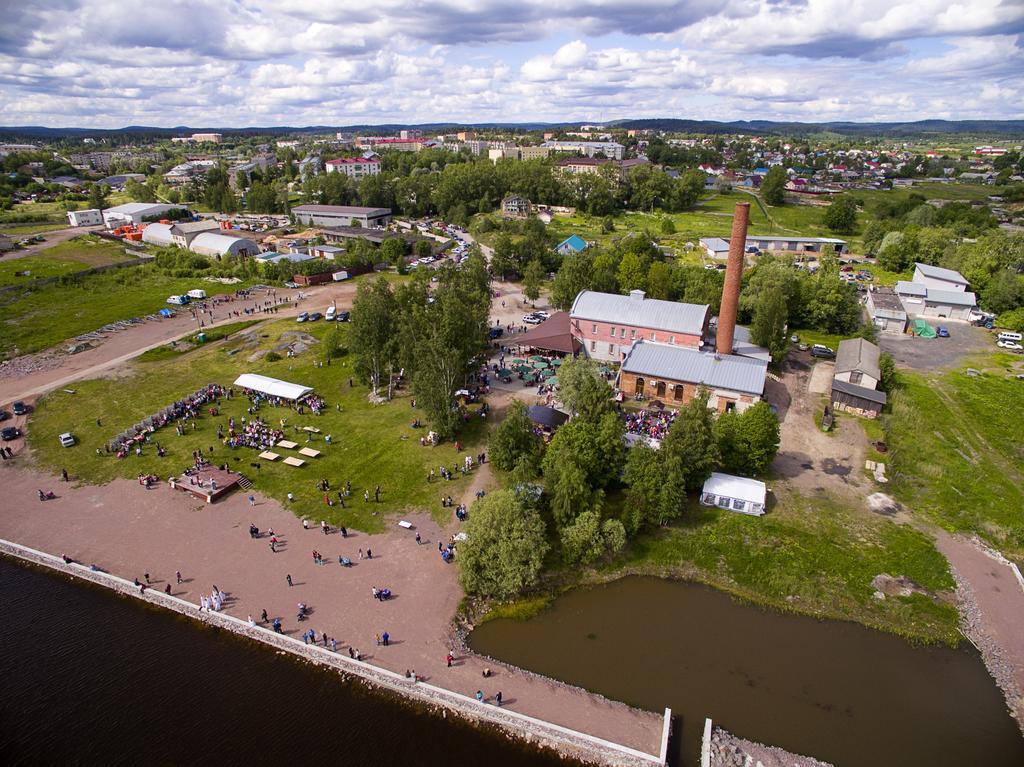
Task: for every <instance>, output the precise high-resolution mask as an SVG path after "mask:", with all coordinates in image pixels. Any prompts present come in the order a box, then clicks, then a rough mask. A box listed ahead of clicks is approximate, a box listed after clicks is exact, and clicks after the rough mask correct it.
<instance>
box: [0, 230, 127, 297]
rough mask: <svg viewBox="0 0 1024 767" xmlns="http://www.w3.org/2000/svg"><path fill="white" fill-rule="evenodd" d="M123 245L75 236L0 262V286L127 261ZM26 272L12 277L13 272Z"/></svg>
mask: <svg viewBox="0 0 1024 767" xmlns="http://www.w3.org/2000/svg"><path fill="white" fill-rule="evenodd" d="M127 260H129V256H127V255H125V252H124V246H122V245H120V244H118V243H114V242H111V241H109V240H102V239H100V238H99V237H89V236H85V237H74V238H72V239H70V240H67V241H65V242H62V243H60V244H58V245H54V246H53V247H52V248H47V249H46V250H43V251H41V252H40V253H38V254H37V255H34V256H25V257H24V258H18V259H13V260H4V261H0V286H7V285H16V284H18V283H19V282H21V283H25V282H30V281H32V280H37V279H41V278H44V277H61V276H63V275H66V274H74V273H75V272H80V271H82V270H84V269H89V268H90V267H93V266H103V265H105V264H115V263H118V262H119V261H127ZM26 271H27V272H29V274H27V275H24V276H15V274H16V272H26Z"/></svg>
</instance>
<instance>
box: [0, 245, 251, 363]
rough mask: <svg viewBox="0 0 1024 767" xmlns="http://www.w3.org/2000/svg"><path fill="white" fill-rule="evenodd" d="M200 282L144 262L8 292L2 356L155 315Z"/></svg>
mask: <svg viewBox="0 0 1024 767" xmlns="http://www.w3.org/2000/svg"><path fill="white" fill-rule="evenodd" d="M19 260H20V259H19ZM11 263H14V262H11ZM202 284H203V283H202V281H201V280H200V279H198V278H176V277H168V276H166V275H164V274H161V273H159V272H157V271H156V270H155V268H154V267H152V266H150V265H149V264H143V265H142V266H133V267H128V268H125V269H117V270H113V271H110V272H104V273H101V274H91V275H87V276H85V277H82V278H77V279H69V280H68V281H61V282H57V283H54V284H51V285H44V286H42V287H40V288H36V289H31V290H25V291H9V292H8V293H5V294H2V295H0V327H2V328H3V330H2V332H0V357H13V356H17V355H19V354H29V353H31V352H36V351H39V350H41V349H46V348H48V347H50V346H53V345H54V344H58V343H60V342H62V341H65V340H67V339H69V338H74V337H75V336H78V335H81V334H82V333H87V332H89V331H91V330H95V329H96V328H98V327H102V326H103V325H106V324H107V323H109V322H115V321H117V320H124V319H128V318H130V317H141V316H144V315H146V314H151V313H153V312H155V311H157V310H159V309H162V308H164V307H165V306H166V305H167V304H166V301H167V296H169V295H172V294H176V293H184V292H186V291H188V290H189V289H191V288H194V287H196V286H197V285H202ZM235 287H239V288H243V287H246V283H243V284H240V285H237V286H235ZM58 317H59V319H60V321H59V322H55V321H54V320H55V319H56V318H58Z"/></svg>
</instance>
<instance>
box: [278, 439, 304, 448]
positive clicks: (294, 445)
mask: <svg viewBox="0 0 1024 767" xmlns="http://www.w3.org/2000/svg"><path fill="white" fill-rule="evenodd" d="M298 446H299V443H298V442H292V441H291V440H289V439H282V440H279V441H278V443H277V444H276V445H274V447H283V448H285V449H286V450H294V449H295V448H297V447H298Z"/></svg>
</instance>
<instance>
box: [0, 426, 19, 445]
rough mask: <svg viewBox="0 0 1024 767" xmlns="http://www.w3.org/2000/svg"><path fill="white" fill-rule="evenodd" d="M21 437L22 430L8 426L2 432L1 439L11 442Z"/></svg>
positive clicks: (0, 432) (0, 433)
mask: <svg viewBox="0 0 1024 767" xmlns="http://www.w3.org/2000/svg"><path fill="white" fill-rule="evenodd" d="M20 436H21V430H20V429H18V427H17V426H8V427H7V428H6V429H4V430H3V431H0V439H2V440H3V441H4V442H10V441H11V440H12V439H17V438H18V437H20Z"/></svg>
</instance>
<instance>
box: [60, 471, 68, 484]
mask: <svg viewBox="0 0 1024 767" xmlns="http://www.w3.org/2000/svg"><path fill="white" fill-rule="evenodd" d="M60 476H61V479H63V480H64V481H65V482H67V481H68V470H67V469H61V470H60Z"/></svg>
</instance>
